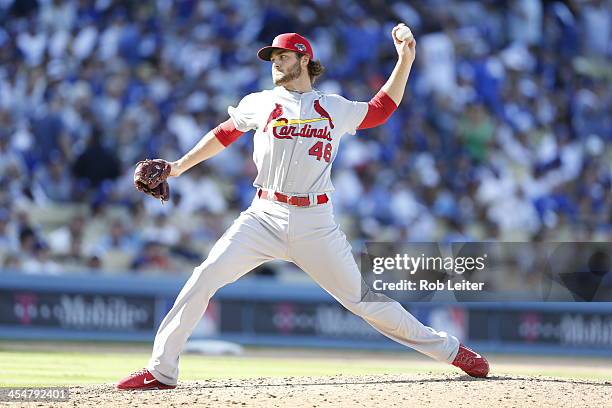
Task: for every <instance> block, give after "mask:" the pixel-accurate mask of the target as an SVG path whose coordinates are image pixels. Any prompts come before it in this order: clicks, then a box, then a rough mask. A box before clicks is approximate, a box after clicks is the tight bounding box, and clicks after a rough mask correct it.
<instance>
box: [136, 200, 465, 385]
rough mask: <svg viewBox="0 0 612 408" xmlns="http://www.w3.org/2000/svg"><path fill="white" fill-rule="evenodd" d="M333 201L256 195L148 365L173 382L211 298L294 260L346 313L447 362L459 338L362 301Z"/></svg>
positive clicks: (181, 303)
mask: <svg viewBox="0 0 612 408" xmlns="http://www.w3.org/2000/svg"><path fill="white" fill-rule="evenodd" d="M332 210H333V207H332V204H331V202H328V203H326V204H321V205H316V206H312V207H295V206H290V205H287V204H283V203H278V202H274V201H268V200H262V199H259V198H257V197H256V198H255V199H254V200H253V203H252V204H251V206H250V207H249V208H248V209H247V210H245V211H244V212H242V213H241V214H240V216H239V217H238V218H237V219H236V220H235V221H234V223H233V224H232V226H231V227H230V228H229V229H228V230H227V231H226V232H225V234H223V236H222V237H221V238H220V239H219V241H217V243H216V244H215V245H214V246H213V248H212V249H211V251H210V253H209V254H208V258H207V259H206V260H205V261H204V262H203V263H202V264H201V265H200V266H198V267H196V268H195V269H194V272H193V274H192V275H191V277H190V278H189V280H188V281H187V283H186V284H185V286H184V287H183V289H182V290H181V292H180V293H179V295H178V297H177V298H176V301H175V303H174V306H173V307H172V309H171V310H170V311H169V312H168V314H167V315H166V317H165V318H164V320H163V321H162V323H161V325H160V327H159V329H158V331H157V335H156V336H155V343H154V346H153V353H152V356H151V359H150V360H149V364H148V366H147V368H148V370H149V371H150V372H151V373H152V374H153V376H154V377H155V378H156V379H157V380H159V381H160V382H162V383H164V384H168V385H175V384H176V383H177V379H178V374H179V370H178V366H179V354H180V353H181V350H182V349H183V346H184V345H185V343H186V342H187V339H188V337H189V336H190V335H191V332H192V331H193V329H194V328H195V326H196V325H197V323H198V322H199V321H200V319H201V318H202V315H203V314H204V311H205V310H206V307H207V306H208V301H209V300H210V298H211V297H212V296H213V295H214V293H215V292H216V291H217V290H218V289H219V288H221V287H223V286H225V285H227V284H228V283H231V282H234V281H235V280H237V279H238V278H240V277H241V276H242V275H244V274H246V273H247V272H249V271H251V270H252V269H254V268H256V267H257V266H259V265H261V264H262V263H264V262H266V261H270V260H273V259H283V260H287V261H290V262H294V263H295V264H296V265H297V266H298V267H300V268H301V269H303V270H304V271H305V272H306V273H307V274H309V275H310V276H311V277H312V279H314V280H315V281H316V282H317V283H318V284H319V285H320V286H321V287H322V288H323V289H325V290H326V291H327V292H329V293H330V294H331V295H332V296H333V297H334V298H335V299H336V300H338V301H339V302H340V303H341V304H342V305H343V306H344V307H346V308H347V309H348V310H350V311H351V312H353V313H355V314H357V315H358V316H361V317H362V318H363V319H364V320H365V321H366V322H368V323H369V324H370V325H372V327H374V328H375V329H376V330H378V331H379V332H380V333H382V334H384V335H385V336H387V337H389V338H391V339H393V340H395V341H397V342H398V343H401V344H403V345H405V346H408V347H411V348H413V349H415V350H417V351H419V352H421V353H423V354H426V355H428V356H430V357H432V358H434V359H436V360H439V361H443V362H448V363H450V362H452V361H453V359H454V357H455V355H456V354H457V350H458V348H459V341H458V340H457V338H456V337H454V336H451V335H449V334H446V333H444V332H438V331H436V330H434V329H432V328H430V327H427V326H425V325H423V324H422V323H421V322H419V321H418V320H417V319H416V318H415V317H414V316H412V315H411V314H410V313H408V312H407V311H406V310H405V309H404V308H403V307H402V306H401V305H400V304H399V303H397V302H395V301H384V302H364V301H362V287H361V284H362V278H361V274H360V272H359V268H358V267H357V264H356V262H355V259H354V258H353V255H352V253H351V246H350V244H349V243H348V241H347V239H346V236H345V235H344V233H343V232H342V231H340V228H339V227H338V225H337V224H336V222H335V220H334V216H333V211H332Z"/></svg>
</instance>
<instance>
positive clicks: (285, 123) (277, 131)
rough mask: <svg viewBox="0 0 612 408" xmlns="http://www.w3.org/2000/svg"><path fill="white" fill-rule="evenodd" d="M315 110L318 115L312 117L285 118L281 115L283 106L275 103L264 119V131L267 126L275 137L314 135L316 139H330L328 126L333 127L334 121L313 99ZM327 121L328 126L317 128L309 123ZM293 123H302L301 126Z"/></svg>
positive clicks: (266, 129)
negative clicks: (265, 119)
mask: <svg viewBox="0 0 612 408" xmlns="http://www.w3.org/2000/svg"><path fill="white" fill-rule="evenodd" d="M313 108H314V110H315V112H317V113H318V114H319V115H320V117H318V118H312V119H287V118H285V117H283V113H284V112H283V107H282V105H281V104H278V103H276V104H275V106H274V109H273V110H272V112H270V115H269V116H268V120H267V121H266V125H265V127H264V132H267V131H268V126H271V127H272V134H273V135H274V137H276V138H277V139H293V138H294V137H308V138H310V137H314V138H318V139H325V140H332V137H331V132H330V130H329V129H330V128H331V129H333V128H334V121H333V119H332V117H331V115H330V114H329V112H327V111H326V110H325V108H323V106H321V103H320V101H319V100H318V99H317V100H316V101H314V106H313ZM320 121H327V122H328V124H329V128H328V127H327V126H325V127H324V128H317V127H313V126H312V125H310V123H315V122H320ZM294 125H304V126H302V127H301V128H300V127H298V126H294Z"/></svg>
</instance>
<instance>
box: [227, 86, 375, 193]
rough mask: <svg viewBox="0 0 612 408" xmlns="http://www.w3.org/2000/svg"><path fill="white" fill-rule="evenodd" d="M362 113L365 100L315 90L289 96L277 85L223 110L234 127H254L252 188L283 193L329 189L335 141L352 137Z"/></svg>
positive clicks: (335, 149) (239, 128)
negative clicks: (254, 172) (347, 134)
mask: <svg viewBox="0 0 612 408" xmlns="http://www.w3.org/2000/svg"><path fill="white" fill-rule="evenodd" d="M367 112H368V104H367V103H366V102H352V101H349V100H347V99H345V98H343V97H342V96H339V95H326V94H323V93H322V92H319V91H317V90H312V91H310V92H305V93H299V92H291V91H288V90H286V89H285V88H284V87H282V86H279V87H276V88H274V89H272V90H266V91H262V92H257V93H252V94H249V95H247V96H245V97H244V98H243V99H242V100H241V101H240V103H239V104H238V107H236V108H234V107H231V106H230V107H229V108H228V113H229V115H230V117H231V118H232V121H233V122H234V125H235V126H236V129H238V130H239V131H241V132H247V131H249V130H252V129H257V130H256V132H255V136H254V151H253V160H254V161H255V165H256V166H257V172H258V173H257V178H256V179H255V182H254V183H253V185H254V186H256V187H261V188H264V189H269V190H274V191H279V192H282V193H287V194H308V193H325V192H330V191H333V190H334V187H333V185H332V182H331V167H332V163H333V161H334V159H335V158H336V155H337V153H338V146H339V144H340V138H341V137H342V135H344V134H345V133H350V134H355V131H356V129H357V127H358V126H359V124H360V123H361V122H362V121H363V118H364V117H365V115H366V113H367Z"/></svg>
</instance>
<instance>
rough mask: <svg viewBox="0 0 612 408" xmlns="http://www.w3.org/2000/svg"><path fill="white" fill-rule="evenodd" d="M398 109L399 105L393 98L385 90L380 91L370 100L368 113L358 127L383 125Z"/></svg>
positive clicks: (365, 127)
mask: <svg viewBox="0 0 612 408" xmlns="http://www.w3.org/2000/svg"><path fill="white" fill-rule="evenodd" d="M396 109H397V105H396V104H395V102H393V99H391V97H390V96H389V95H387V94H386V93H385V92H383V91H378V93H377V94H376V95H375V96H374V97H373V98H372V100H370V102H368V113H366V115H365V117H364V118H363V120H362V121H361V123H360V124H359V126H358V127H357V129H358V130H360V129H370V128H373V127H376V126H379V125H382V124H383V123H385V122H386V121H387V119H389V116H391V114H392V113H393V112H395V110H396Z"/></svg>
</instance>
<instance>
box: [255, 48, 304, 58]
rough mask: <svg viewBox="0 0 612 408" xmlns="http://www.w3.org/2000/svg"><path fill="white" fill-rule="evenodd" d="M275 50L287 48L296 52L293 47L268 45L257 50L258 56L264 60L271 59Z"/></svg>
mask: <svg viewBox="0 0 612 408" xmlns="http://www.w3.org/2000/svg"><path fill="white" fill-rule="evenodd" d="M274 50H287V51H293V52H296V51H295V50H292V49H291V48H281V47H272V46H270V45H268V46H267V47H263V48H262V49H260V50H259V51H257V56H258V57H259V59H262V60H264V61H270V58H271V57H272V51H274Z"/></svg>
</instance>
